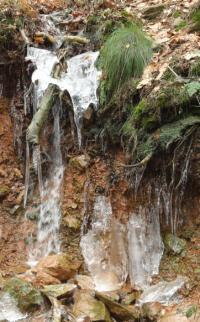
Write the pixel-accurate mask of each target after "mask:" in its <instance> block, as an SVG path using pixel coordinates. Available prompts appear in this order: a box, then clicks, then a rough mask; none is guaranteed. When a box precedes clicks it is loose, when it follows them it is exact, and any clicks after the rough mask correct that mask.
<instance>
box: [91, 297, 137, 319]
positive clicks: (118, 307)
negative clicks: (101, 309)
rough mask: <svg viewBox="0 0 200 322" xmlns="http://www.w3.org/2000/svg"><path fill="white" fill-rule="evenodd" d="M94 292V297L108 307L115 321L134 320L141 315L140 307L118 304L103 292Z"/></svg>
mask: <svg viewBox="0 0 200 322" xmlns="http://www.w3.org/2000/svg"><path fill="white" fill-rule="evenodd" d="M95 294H96V297H97V298H98V299H99V300H100V301H102V302H103V303H104V304H105V305H106V306H107V307H108V309H109V311H110V313H111V314H112V316H113V317H115V318H116V319H117V321H127V320H130V321H135V320H138V319H139V318H140V317H141V316H140V314H141V312H140V309H138V308H136V307H134V306H128V305H127V306H126V305H122V304H119V303H117V302H115V301H114V300H113V299H112V298H111V297H110V296H108V295H107V294H105V293H100V292H96V293H95Z"/></svg>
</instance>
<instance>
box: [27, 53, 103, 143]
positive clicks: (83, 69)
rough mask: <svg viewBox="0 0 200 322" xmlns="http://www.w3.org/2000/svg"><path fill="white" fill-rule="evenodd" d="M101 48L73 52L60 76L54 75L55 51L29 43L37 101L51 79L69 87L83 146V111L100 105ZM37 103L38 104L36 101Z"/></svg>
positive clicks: (56, 60) (79, 137)
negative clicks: (31, 45) (99, 63)
mask: <svg viewBox="0 0 200 322" xmlns="http://www.w3.org/2000/svg"><path fill="white" fill-rule="evenodd" d="M98 56H99V52H87V53H83V54H80V55H78V56H74V57H72V58H71V59H69V60H68V61H67V71H63V72H62V74H61V77H60V78H59V79H57V78H54V77H52V76H51V73H52V69H53V66H54V65H55V64H56V63H59V60H58V58H57V56H56V54H55V53H54V52H51V51H48V50H45V49H38V48H34V47H29V48H28V52H27V58H26V59H27V60H31V61H32V62H33V63H34V64H35V65H36V70H35V71H34V73H33V75H32V82H33V83H34V84H35V85H36V84H37V85H36V86H37V101H38V102H39V101H40V100H41V97H42V95H43V93H44V91H45V89H47V87H48V85H49V84H50V83H52V84H56V85H58V87H59V88H60V89H61V90H62V91H64V90H67V91H68V93H69V94H70V97H71V99H72V104H73V109H74V120H75V123H76V126H77V136H78V143H79V147H80V146H81V143H82V142H81V141H82V138H81V119H82V115H83V112H84V111H85V110H87V108H88V107H89V106H90V105H92V106H94V107H95V108H97V106H98V98H97V88H98V84H99V77H100V72H98V71H97V69H96V67H95V63H96V60H97V58H98ZM37 105H38V104H37Z"/></svg>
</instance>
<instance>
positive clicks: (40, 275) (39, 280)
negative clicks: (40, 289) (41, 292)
mask: <svg viewBox="0 0 200 322" xmlns="http://www.w3.org/2000/svg"><path fill="white" fill-rule="evenodd" d="M33 283H34V284H35V285H39V286H42V285H54V284H55V285H56V284H60V283H61V282H60V280H59V279H57V278H55V277H53V276H51V275H50V274H48V273H46V272H44V271H38V272H37V274H36V276H35V277H34V280H33Z"/></svg>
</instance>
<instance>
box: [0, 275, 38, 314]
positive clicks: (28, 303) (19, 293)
mask: <svg viewBox="0 0 200 322" xmlns="http://www.w3.org/2000/svg"><path fill="white" fill-rule="evenodd" d="M3 290H4V291H5V292H8V293H9V294H10V295H11V296H12V297H13V298H14V299H15V300H16V301H17V304H18V306H19V308H20V310H21V311H22V312H32V311H34V310H37V309H38V308H40V307H41V306H42V304H43V297H42V295H41V293H40V291H38V290H37V289H35V288H34V287H33V286H32V285H31V283H29V282H26V281H24V280H22V279H20V278H17V277H13V278H10V279H9V280H7V281H6V282H5V284H4V288H3Z"/></svg>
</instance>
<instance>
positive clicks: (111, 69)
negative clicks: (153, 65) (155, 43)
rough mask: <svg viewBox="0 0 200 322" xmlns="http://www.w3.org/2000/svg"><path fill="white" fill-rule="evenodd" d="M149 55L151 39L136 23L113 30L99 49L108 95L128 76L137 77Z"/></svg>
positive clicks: (150, 54) (149, 57) (146, 62)
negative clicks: (100, 49)
mask: <svg viewBox="0 0 200 322" xmlns="http://www.w3.org/2000/svg"><path fill="white" fill-rule="evenodd" d="M151 57H152V48H151V40H150V39H149V38H148V37H147V35H146V34H145V33H144V32H143V31H142V30H141V28H140V27H138V26H137V25H136V24H130V25H129V26H127V27H122V28H120V29H118V30H116V31H115V32H113V34H112V35H111V36H110V37H109V38H108V39H107V41H106V43H105V45H104V47H103V49H102V51H101V65H102V69H103V71H104V72H105V74H106V79H107V84H108V88H109V93H110V96H112V94H113V93H114V92H115V91H116V90H117V89H119V88H120V87H121V86H122V85H123V84H124V83H125V82H126V81H128V80H129V79H130V78H133V77H134V78H139V77H140V76H141V75H142V73H143V70H144V68H145V66H146V65H147V64H148V62H149V61H150V59H151Z"/></svg>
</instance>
